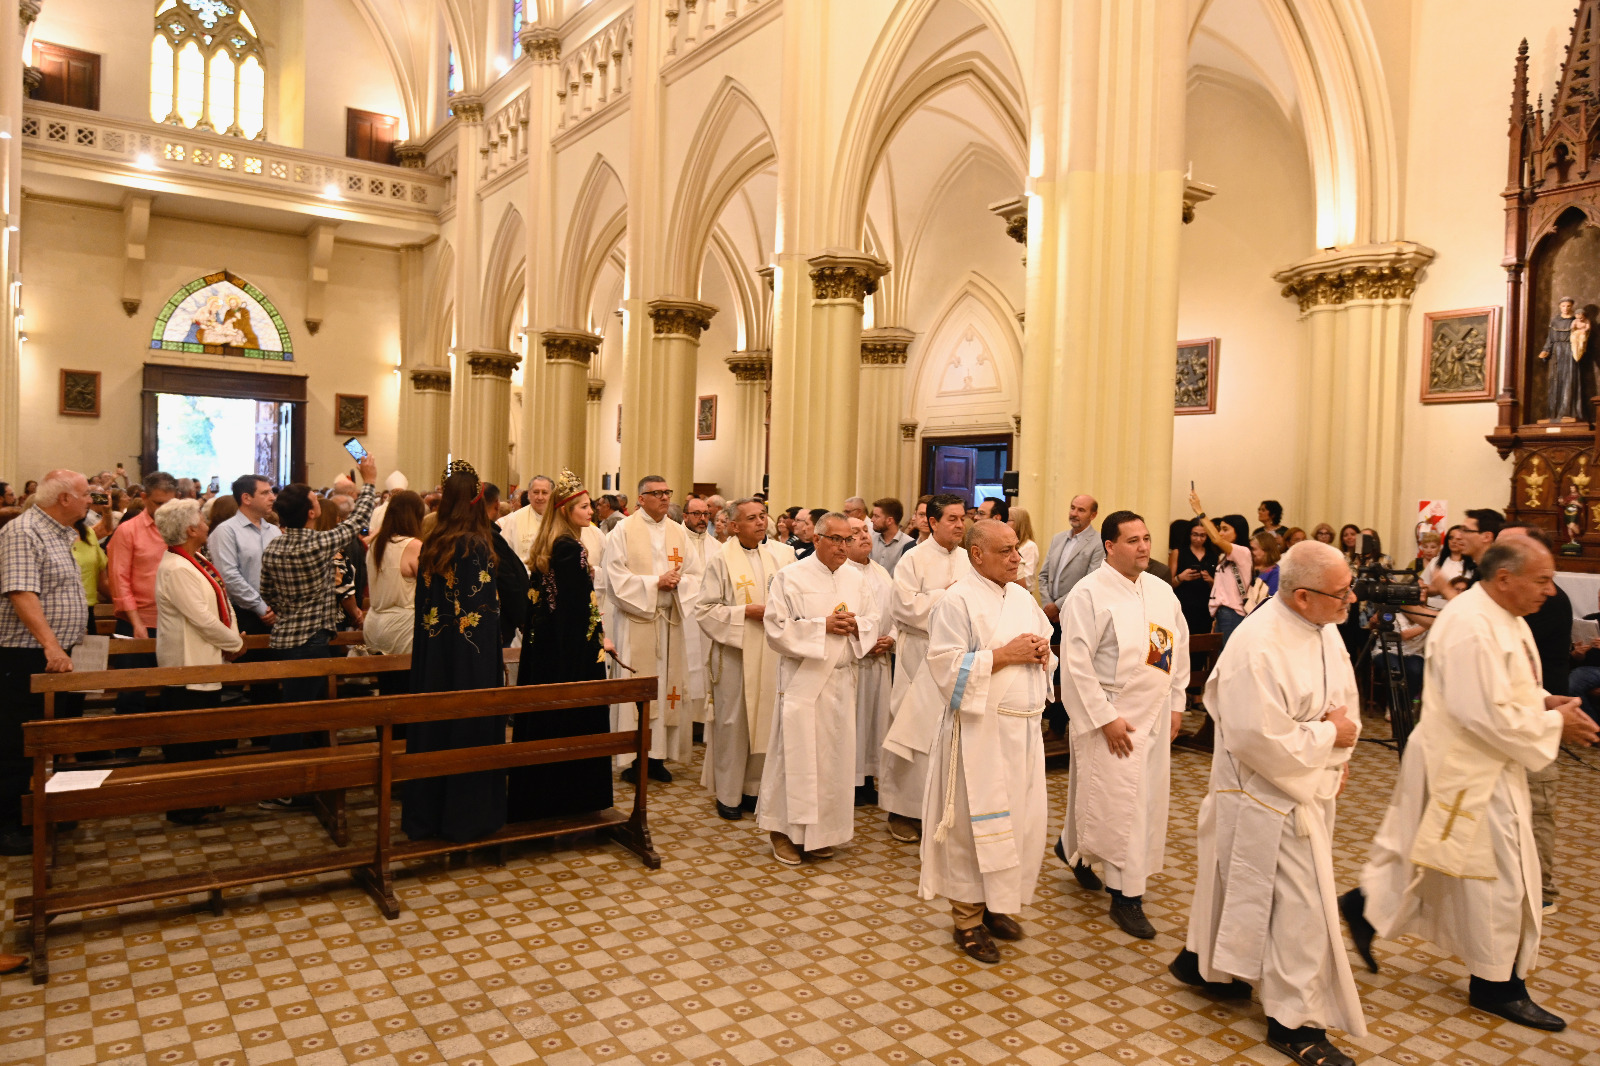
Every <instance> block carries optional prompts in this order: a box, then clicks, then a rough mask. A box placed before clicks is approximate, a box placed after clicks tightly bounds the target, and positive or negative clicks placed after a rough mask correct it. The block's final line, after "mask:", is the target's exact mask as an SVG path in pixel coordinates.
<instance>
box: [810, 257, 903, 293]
mask: <svg viewBox="0 0 1600 1066" xmlns="http://www.w3.org/2000/svg"><path fill="white" fill-rule="evenodd" d="M806 262H807V263H810V264H811V291H812V296H813V298H815V299H817V300H819V301H825V300H853V301H854V302H856V303H858V304H860V303H864V302H865V301H866V298H867V297H868V296H871V295H872V294H873V293H875V292H877V291H878V279H879V278H881V277H883V276H884V275H885V274H887V273H888V272H889V264H888V263H886V262H884V261H883V260H882V259H879V258H878V257H877V256H875V255H863V254H861V253H860V252H852V251H843V250H839V249H829V250H828V251H826V252H823V253H822V254H821V255H814V256H812V257H811V258H809V259H807V260H806Z"/></svg>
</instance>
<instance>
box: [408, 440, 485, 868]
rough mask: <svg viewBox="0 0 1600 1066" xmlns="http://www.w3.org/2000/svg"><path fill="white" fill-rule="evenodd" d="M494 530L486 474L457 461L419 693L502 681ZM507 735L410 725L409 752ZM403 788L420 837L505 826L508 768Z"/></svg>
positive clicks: (429, 556) (411, 827) (417, 641)
mask: <svg viewBox="0 0 1600 1066" xmlns="http://www.w3.org/2000/svg"><path fill="white" fill-rule="evenodd" d="M489 529H490V525H489V514H488V512H487V511H486V510H485V509H484V506H483V497H482V495H481V491H480V489H479V483H478V475H477V474H476V473H475V472H474V471H473V469H472V467H471V466H469V465H467V464H466V463H463V462H461V461H460V460H457V461H456V462H453V463H451V464H450V469H449V471H447V472H446V475H445V479H444V491H443V495H442V498H441V499H440V501H439V511H438V522H437V524H436V525H435V526H434V528H433V532H432V533H431V534H429V536H428V539H427V541H426V542H425V543H424V544H423V545H422V553H421V555H420V556H419V557H418V559H417V595H416V627H415V629H414V630H413V636H412V641H411V691H412V692H413V693H417V692H459V691H461V690H463V689H474V688H496V687H498V686H499V685H500V682H501V678H502V674H501V664H500V602H499V600H498V599H497V598H496V596H495V584H494V572H495V557H494V549H493V547H492V544H493V541H492V539H491V537H490V534H489ZM505 738H506V720H505V716H504V715H490V716H488V717H484V718H458V719H454V720H451V721H444V722H419V723H416V724H413V725H411V726H410V727H409V728H408V729H407V730H406V751H407V752H409V753H416V752H424V751H441V750H443V749H446V748H470V747H477V746H479V745H485V744H503V743H505ZM401 794H402V796H403V798H404V808H403V810H402V812H401V818H400V825H401V828H403V829H404V830H405V833H406V836H408V837H410V838H411V839H412V840H429V839H435V838H439V837H443V838H444V839H446V840H453V841H468V840H477V839H479V838H480V837H484V836H487V835H489V834H490V833H493V832H494V831H495V830H497V829H499V828H500V827H501V826H503V825H505V809H506V806H505V796H506V772H505V771H504V770H482V771H478V772H476V773H470V774H450V775H447V776H445V777H430V778H424V779H422V780H420V781H406V782H403V783H402V792H401Z"/></svg>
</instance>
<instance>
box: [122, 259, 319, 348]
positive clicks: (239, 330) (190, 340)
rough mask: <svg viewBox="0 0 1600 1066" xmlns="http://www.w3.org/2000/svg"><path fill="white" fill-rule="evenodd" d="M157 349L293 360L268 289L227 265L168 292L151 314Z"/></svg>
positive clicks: (152, 337)
mask: <svg viewBox="0 0 1600 1066" xmlns="http://www.w3.org/2000/svg"><path fill="white" fill-rule="evenodd" d="M150 347H151V348H152V349H155V350H157V351H167V352H185V353H188V354H203V355H238V356H243V357H245V358H247V359H272V360H282V361H289V360H292V359H294V343H293V341H292V340H291V339H290V337H289V327H288V326H287V325H286V324H285V323H284V321H283V316H282V315H281V314H279V313H278V309H277V307H275V306H274V305H273V303H272V301H271V300H270V299H269V298H268V297H267V294H266V293H264V292H262V291H261V290H260V289H258V288H256V287H255V286H254V285H252V284H250V283H249V282H248V281H246V280H244V279H243V278H241V277H239V275H237V274H235V273H233V272H232V271H228V270H219V271H218V272H217V273H215V274H207V275H206V276H205V277H201V278H196V279H195V280H193V281H191V282H189V284H187V285H185V286H184V287H183V288H181V289H179V290H178V291H177V292H175V293H173V294H172V295H171V296H170V297H169V298H168V299H167V302H166V304H165V305H164V306H163V307H162V308H161V313H160V314H158V315H157V316H156V325H155V329H154V330H152V331H151V333H150Z"/></svg>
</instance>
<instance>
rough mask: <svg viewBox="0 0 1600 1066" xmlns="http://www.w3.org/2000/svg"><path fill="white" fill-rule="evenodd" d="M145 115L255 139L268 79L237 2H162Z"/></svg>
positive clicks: (261, 129)
mask: <svg viewBox="0 0 1600 1066" xmlns="http://www.w3.org/2000/svg"><path fill="white" fill-rule="evenodd" d="M150 117H151V118H153V119H155V120H156V121H157V122H168V123H171V124H172V125H174V126H188V127H191V128H193V129H198V130H208V131H212V132H217V133H226V134H229V135H231V136H234V137H252V138H256V139H260V138H262V137H264V136H265V134H266V117H267V78H266V70H265V68H264V66H263V59H262V50H261V41H260V39H259V38H258V37H257V36H256V28H255V23H253V22H251V21H250V16H249V15H248V14H246V13H245V10H244V8H243V7H242V6H241V5H240V4H239V3H237V0H159V2H158V3H157V4H156V18H155V39H154V40H153V41H152V42H151V44H150Z"/></svg>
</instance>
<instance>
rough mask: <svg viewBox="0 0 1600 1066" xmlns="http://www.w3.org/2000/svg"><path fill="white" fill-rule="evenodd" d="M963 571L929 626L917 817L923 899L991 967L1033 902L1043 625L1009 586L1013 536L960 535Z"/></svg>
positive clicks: (992, 531) (1049, 663)
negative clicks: (935, 727)
mask: <svg viewBox="0 0 1600 1066" xmlns="http://www.w3.org/2000/svg"><path fill="white" fill-rule="evenodd" d="M970 544H971V547H970V549H969V552H970V555H971V560H972V570H971V571H969V572H968V573H967V575H966V576H965V577H963V578H962V579H961V580H959V581H957V582H956V583H955V584H954V585H952V586H950V591H949V592H948V593H947V594H946V595H945V596H944V598H943V599H941V600H940V601H939V603H938V605H937V606H935V607H934V609H933V616H932V618H930V619H929V623H930V628H929V633H928V662H927V665H926V667H924V669H925V670H926V671H927V674H928V676H929V677H930V678H932V679H933V681H934V683H935V684H936V685H938V687H939V693H940V695H941V696H942V697H943V698H944V701H945V711H944V714H943V716H942V718H941V721H940V724H939V737H938V740H937V742H936V743H935V744H934V747H933V772H932V773H930V774H929V775H928V787H927V795H926V797H925V800H924V804H923V809H924V810H925V811H926V812H927V816H928V817H929V818H930V819H934V821H932V822H930V823H929V831H928V832H926V833H924V834H923V837H922V879H921V883H920V885H919V887H918V894H919V895H921V897H922V898H923V899H933V898H934V897H935V896H943V897H945V898H946V899H948V900H949V901H950V912H951V916H952V918H953V919H954V922H955V943H956V946H957V947H958V948H960V949H961V950H962V951H964V952H966V953H967V954H968V955H970V956H971V957H973V958H974V959H977V960H978V961H979V962H999V961H1000V951H999V948H998V947H996V946H995V943H994V942H995V940H996V939H1000V940H1021V939H1022V935H1023V934H1022V927H1021V925H1019V924H1018V922H1017V920H1016V917H1015V915H1016V914H1018V913H1019V912H1020V911H1021V910H1022V908H1023V907H1026V906H1027V905H1028V904H1030V903H1032V902H1033V892H1034V888H1035V886H1036V885H1037V884H1038V881H1039V863H1040V859H1041V857H1042V856H1043V853H1044V842H1045V835H1046V834H1045V822H1046V821H1047V820H1048V818H1049V813H1050V812H1049V798H1048V796H1047V795H1046V791H1045V777H1044V734H1043V732H1042V731H1041V730H1040V723H1039V717H1040V715H1042V714H1044V704H1045V700H1046V699H1048V698H1049V695H1050V671H1051V670H1052V669H1053V668H1054V666H1055V656H1053V655H1051V654H1050V619H1048V618H1046V617H1045V614H1044V612H1043V611H1041V610H1040V609H1039V605H1038V604H1037V603H1036V602H1034V599H1033V596H1032V594H1031V593H1030V592H1029V591H1028V590H1027V589H1026V588H1024V587H1023V586H1021V585H1018V584H1016V579H1017V568H1018V565H1019V563H1020V562H1021V558H1022V557H1021V555H1020V554H1018V552H1017V534H1016V532H1015V531H1013V530H1012V529H1011V528H1010V527H1009V526H1007V525H1006V524H1005V523H1004V522H996V521H993V520H985V521H980V522H978V523H977V524H976V525H975V526H973V528H972V535H971V540H970Z"/></svg>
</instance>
